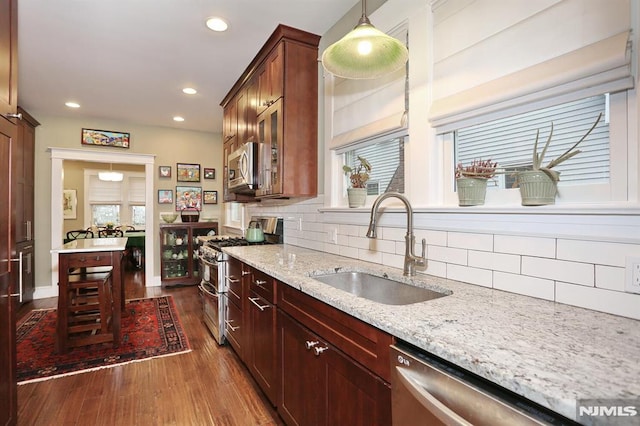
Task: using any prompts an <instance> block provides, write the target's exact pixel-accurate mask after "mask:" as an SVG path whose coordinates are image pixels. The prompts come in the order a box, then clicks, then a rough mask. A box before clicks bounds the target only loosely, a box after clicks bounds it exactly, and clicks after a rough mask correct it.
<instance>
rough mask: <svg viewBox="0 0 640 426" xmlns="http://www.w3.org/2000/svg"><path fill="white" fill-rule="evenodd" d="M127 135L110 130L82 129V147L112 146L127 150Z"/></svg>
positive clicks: (128, 135)
mask: <svg viewBox="0 0 640 426" xmlns="http://www.w3.org/2000/svg"><path fill="white" fill-rule="evenodd" d="M130 136H131V135H130V134H129V133H124V132H114V131H112V130H95V129H82V145H98V146H114V147H117V148H127V149H128V148H129V139H130Z"/></svg>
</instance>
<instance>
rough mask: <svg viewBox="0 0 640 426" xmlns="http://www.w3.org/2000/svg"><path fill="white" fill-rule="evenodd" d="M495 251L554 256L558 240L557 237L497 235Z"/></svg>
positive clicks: (495, 237)
mask: <svg viewBox="0 0 640 426" xmlns="http://www.w3.org/2000/svg"><path fill="white" fill-rule="evenodd" d="M493 251H495V252H496V253H510V254H523V255H528V256H538V257H550V258H554V257H555V256H556V240H555V238H541V237H521V236H514V235H495V236H494V248H493Z"/></svg>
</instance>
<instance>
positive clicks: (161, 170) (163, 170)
mask: <svg viewBox="0 0 640 426" xmlns="http://www.w3.org/2000/svg"><path fill="white" fill-rule="evenodd" d="M158 176H159V177H161V178H170V177H171V166H158Z"/></svg>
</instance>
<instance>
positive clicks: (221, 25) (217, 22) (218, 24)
mask: <svg viewBox="0 0 640 426" xmlns="http://www.w3.org/2000/svg"><path fill="white" fill-rule="evenodd" d="M206 24H207V28H209V29H210V30H213V31H227V28H229V25H227V23H226V22H225V20H224V19H222V18H218V17H217V16H212V17H211V18H207V22H206Z"/></svg>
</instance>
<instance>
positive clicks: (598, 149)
mask: <svg viewBox="0 0 640 426" xmlns="http://www.w3.org/2000/svg"><path fill="white" fill-rule="evenodd" d="M608 111H609V96H608V95H601V96H594V97H591V98H587V99H582V100H579V101H574V102H569V103H565V104H562V105H557V106H553V107H548V108H544V109H539V110H536V111H532V112H528V113H524V114H518V115H515V116H512V117H507V118H503V119H499V120H493V121H490V122H487V123H483V124H479V125H475V126H470V127H466V128H463V129H459V130H456V131H455V149H456V156H455V162H456V164H458V163H463V164H468V163H470V162H471V161H472V160H473V159H485V160H488V159H491V160H493V161H497V162H498V166H499V167H500V168H501V169H504V171H505V174H500V175H498V178H497V179H496V181H497V182H498V185H497V186H498V187H499V188H511V187H513V185H514V183H515V179H514V174H515V173H509V171H514V172H515V171H517V170H525V169H527V168H530V167H531V163H532V158H531V157H532V153H533V145H534V142H535V137H536V132H537V131H538V130H540V135H539V139H538V152H541V151H542V148H543V146H544V144H545V143H546V141H547V138H548V137H549V133H550V131H551V123H553V136H552V140H551V144H550V146H549V149H548V151H547V152H546V154H545V157H544V158H545V160H544V161H543V164H547V163H548V162H549V161H550V160H552V159H553V158H556V157H557V156H559V155H561V154H562V153H564V152H565V151H566V150H567V149H569V148H570V147H571V146H573V144H575V143H576V142H577V141H579V140H580V138H581V137H582V136H583V135H584V134H585V133H586V132H587V131H588V130H589V129H590V128H591V126H592V125H593V122H594V121H595V120H596V118H597V117H598V114H599V113H602V114H603V118H602V119H601V120H600V123H598V126H597V127H596V128H595V129H594V130H593V131H592V132H591V134H590V135H589V137H588V138H587V139H585V140H584V141H583V142H582V143H581V144H580V145H579V149H580V150H581V151H582V152H581V153H580V154H578V155H577V156H575V157H573V158H571V159H569V160H568V161H566V162H563V163H562V164H560V165H558V166H557V167H554V170H556V171H558V172H560V173H561V175H560V182H559V185H561V186H563V185H569V184H573V185H575V184H595V183H608V182H609V176H610V170H609V167H610V150H609V124H608V121H609V119H608V117H609V114H608Z"/></svg>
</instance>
